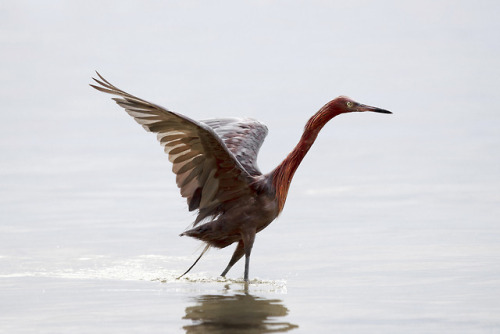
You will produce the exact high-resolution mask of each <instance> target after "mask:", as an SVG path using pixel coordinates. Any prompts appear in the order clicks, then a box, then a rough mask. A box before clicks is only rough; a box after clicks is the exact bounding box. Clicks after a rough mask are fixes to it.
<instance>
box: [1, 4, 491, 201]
mask: <svg viewBox="0 0 500 334" xmlns="http://www.w3.org/2000/svg"><path fill="white" fill-rule="evenodd" d="M499 9H500V5H499V3H498V2H496V1H473V2H472V1H414V2H406V1H405V2H402V1H252V2H250V1H147V2H145V1H102V0H99V1H87V0H86V1H48V2H40V1H17V0H16V1H4V2H3V4H2V5H1V7H0V42H1V45H2V52H1V53H0V64H2V65H1V66H0V73H1V75H0V78H1V79H0V80H1V81H0V86H1V87H0V88H1V89H0V99H1V101H2V110H1V113H2V119H3V121H2V122H1V123H0V139H1V144H0V150H1V154H2V156H3V159H2V161H1V162H0V167H1V169H0V172H1V174H2V175H1V177H2V179H4V181H3V182H5V180H10V181H9V182H12V186H13V187H14V184H15V185H16V186H15V187H17V188H16V189H18V188H19V186H18V185H19V184H20V183H21V184H22V183H23V182H27V183H26V185H25V187H26V188H25V189H26V190H29V189H30V187H32V186H34V185H36V182H37V181H36V180H40V179H41V176H40V177H35V175H38V174H37V173H42V174H43V173H44V172H45V171H48V170H52V171H54V170H58V168H61V169H64V170H73V171H75V173H76V172H77V171H78V170H81V169H84V170H85V169H92V168H97V169H99V168H104V167H103V166H105V165H106V162H102V163H101V164H99V163H98V162H96V161H99V156H98V153H97V152H101V151H102V153H101V155H102V156H105V157H109V156H112V155H114V154H117V155H119V154H129V157H130V159H132V157H136V156H139V157H140V158H143V159H145V160H148V159H150V158H151V156H147V157H145V156H142V155H144V154H146V153H145V152H148V153H147V154H151V155H154V154H157V153H158V151H159V147H157V146H155V145H153V144H149V143H150V142H151V143H152V142H154V138H152V137H148V135H147V134H144V133H142V132H141V131H142V129H140V127H137V125H136V124H135V123H133V122H131V121H130V120H129V119H126V118H127V116H126V115H124V113H122V112H121V110H119V109H118V108H117V107H116V106H115V105H114V104H112V103H111V101H109V100H108V97H105V96H103V95H102V94H99V93H97V92H95V91H93V90H92V89H90V88H89V86H88V83H89V82H90V76H92V75H93V71H94V70H99V71H100V72H101V73H102V74H103V75H104V76H105V77H106V78H107V79H109V80H110V81H111V82H113V83H115V84H116V85H117V86H118V87H120V88H122V89H125V90H127V91H129V92H131V93H133V94H136V95H139V96H141V97H143V98H146V99H149V100H151V101H154V102H156V103H158V104H161V105H164V106H166V107H168V108H170V109H172V110H174V111H177V112H180V113H184V114H186V115H189V116H190V117H192V118H194V119H206V118H212V117H218V116H250V117H254V118H257V119H259V120H261V121H263V122H264V123H266V124H267V125H268V126H269V129H270V133H269V136H268V138H267V140H266V142H265V143H264V145H263V148H262V151H261V159H259V164H260V166H261V169H262V170H263V171H269V170H271V169H272V168H273V167H274V166H275V165H276V164H277V163H278V162H279V161H280V160H281V159H282V158H283V157H284V156H285V155H286V154H287V153H288V152H289V151H290V150H291V148H292V147H293V146H294V145H295V143H296V142H297V140H298V138H299V136H300V132H301V129H302V127H303V125H304V123H305V122H306V120H307V118H308V117H309V116H310V115H312V114H313V113H314V112H315V111H316V110H317V109H318V108H319V107H321V106H322V105H323V104H324V103H326V102H327V101H328V100H330V99H332V98H334V97H336V96H338V95H348V96H350V97H352V98H354V99H356V100H359V101H360V102H363V103H366V104H372V105H376V106H380V107H382V108H386V109H389V110H392V111H393V112H394V115H392V116H386V115H344V116H343V117H341V118H339V119H338V120H335V125H333V124H332V125H329V126H328V127H326V128H325V129H324V130H323V132H322V134H321V135H320V137H319V140H318V142H317V143H316V144H315V147H314V148H313V150H312V151H311V154H310V155H309V156H308V157H307V159H306V160H305V162H304V167H302V168H301V169H300V170H299V174H298V175H302V178H301V179H299V181H298V182H301V181H300V180H302V182H305V181H304V180H307V182H309V178H311V180H312V179H314V177H315V176H316V175H319V176H320V177H324V175H326V174H327V173H331V172H336V173H339V174H340V175H344V174H345V178H344V177H342V178H340V180H337V181H339V182H342V180H358V179H359V178H361V179H359V180H360V181H359V182H364V183H366V182H376V180H379V181H377V182H380V183H386V184H387V183H393V184H417V185H421V186H422V185H423V186H424V187H425V186H432V185H435V184H445V185H448V186H450V184H451V185H459V184H462V185H464V184H465V185H468V186H469V187H473V188H474V189H476V188H479V189H476V191H477V193H475V195H474V194H473V195H471V196H473V200H472V202H475V201H477V203H479V202H480V201H481V198H483V197H484V196H485V193H484V191H486V193H487V196H488V197H489V198H491V196H493V198H495V200H498V199H499V197H498V196H499V195H498V194H497V191H496V190H495V189H497V188H498V186H499V185H500V176H499V171H498V166H499V164H500V158H499V152H500V139H499V135H498V129H499V127H500V116H499V115H500V113H499V112H498V108H499V106H500V96H499V95H500V94H499V91H500V38H499V31H500V22H499V20H498V15H499V12H500V11H499ZM146 143H147V144H146ZM119 148H122V150H123V151H119V152H116V151H115V153H114V150H118V149H119ZM129 150H131V152H129ZM153 152H154V153H153ZM325 157H331V158H328V159H329V160H328V161H325ZM161 163H164V161H162V162H161ZM96 165H97V167H96ZM334 165H335V166H336V169H334V168H332V166H334ZM61 166H62V167H61ZM315 166H316V167H315ZM317 166H321V167H317ZM165 168H166V169H169V167H167V166H166V167H165ZM301 170H303V172H302V171H301ZM19 173H21V174H22V175H24V177H23V176H22V175H21V174H19ZM23 173H24V174H23ZM300 173H302V174H300ZM318 173H319V174H318ZM27 175H31V176H32V177H33V178H34V179H35V180H31V179H30V178H29V177H28V178H26V177H25V176H27ZM27 179H28V180H29V181H26V180H27ZM23 180H24V181H23ZM311 182H312V181H311ZM345 182H349V181H345ZM9 184H10V183H9ZM471 184H472V185H473V186H471ZM316 185H318V183H316ZM172 186H173V185H172ZM446 189H448V188H446ZM481 189H483V190H484V189H486V190H484V191H480V190H481ZM447 191H448V190H447ZM6 192H7V193H6V194H4V196H12V192H11V191H7V190H6ZM397 195H398V194H395V196H397ZM19 196H21V195H19ZM495 196H496V197H495ZM21 197H22V196H21Z"/></svg>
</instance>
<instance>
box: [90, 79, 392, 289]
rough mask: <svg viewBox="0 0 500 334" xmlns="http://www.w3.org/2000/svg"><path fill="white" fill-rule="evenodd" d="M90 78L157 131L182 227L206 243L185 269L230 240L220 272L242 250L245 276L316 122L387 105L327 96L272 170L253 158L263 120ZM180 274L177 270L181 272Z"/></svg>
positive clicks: (315, 130) (314, 132)
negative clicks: (218, 113)
mask: <svg viewBox="0 0 500 334" xmlns="http://www.w3.org/2000/svg"><path fill="white" fill-rule="evenodd" d="M96 74H97V76H98V79H96V78H92V79H93V80H94V81H95V82H93V84H90V86H92V87H93V88H95V89H97V90H98V91H101V92H104V93H108V94H112V95H115V96H117V97H114V98H113V100H114V101H115V102H116V103H117V104H118V105H119V106H120V107H122V108H123V109H125V111H126V112H127V113H128V114H129V115H130V116H132V117H133V118H134V119H135V121H136V122H137V123H139V124H140V125H142V126H143V128H144V129H145V130H147V131H149V132H153V133H156V135H157V139H158V141H159V142H160V144H161V145H162V146H163V148H164V151H165V153H166V154H167V155H168V159H169V160H170V162H171V163H172V171H173V172H174V173H175V174H176V183H177V186H178V187H179V189H180V193H181V196H182V197H184V198H186V199H187V204H188V209H189V211H195V213H196V214H197V215H196V219H195V220H194V222H193V223H192V228H190V229H188V230H186V231H185V232H183V233H181V234H180V236H189V237H192V238H195V239H199V240H201V241H203V242H204V243H205V244H206V245H205V248H204V249H203V251H202V252H201V254H200V256H199V257H198V258H197V259H196V261H195V262H194V263H193V265H192V266H191V267H190V268H189V269H188V270H187V271H186V272H184V274H182V275H181V276H180V277H182V276H184V275H186V274H187V273H188V272H189V271H190V270H191V269H192V268H193V267H194V266H195V265H196V263H198V261H199V260H200V258H201V257H202V256H203V254H205V252H206V251H207V250H208V249H209V248H210V247H215V248H225V247H227V246H229V245H232V244H234V243H236V248H235V250H234V253H233V255H232V257H231V259H230V260H229V263H228V264H227V266H226V267H225V269H224V271H223V272H222V273H221V276H222V277H225V276H226V274H227V273H228V271H229V270H230V269H231V268H232V267H233V265H234V264H235V263H236V262H238V261H239V260H240V259H241V258H242V257H243V256H245V271H244V281H245V282H248V281H249V266H250V254H251V251H252V247H253V244H254V240H255V235H256V234H257V233H258V232H260V231H262V230H263V229H264V228H266V227H267V226H268V225H269V224H270V223H271V222H272V221H273V220H274V219H275V218H277V217H278V215H279V214H280V213H281V212H282V210H283V208H284V205H285V201H286V199H287V195H288V190H289V188H290V183H291V181H292V178H293V176H294V174H295V171H296V170H297V168H298V167H299V165H300V163H301V162H302V159H304V157H305V155H306V154H307V152H308V151H309V149H310V148H311V146H312V145H313V143H314V141H315V140H316V138H317V136H318V134H319V132H320V130H321V129H322V128H323V127H324V126H325V124H326V123H328V121H330V120H331V119H332V118H334V117H336V116H338V115H340V114H345V113H350V112H376V113H384V114H392V112H390V111H388V110H385V109H381V108H377V107H373V106H369V105H365V104H361V103H358V102H356V101H354V100H352V99H351V98H349V97H347V96H339V97H337V98H335V99H333V100H331V101H330V102H328V103H326V104H325V105H324V106H323V107H322V108H320V109H319V111H317V112H316V113H315V114H314V115H313V116H312V117H311V118H310V119H309V120H308V121H307V123H306V125H305V127H304V131H303V133H302V136H301V138H300V140H299V142H298V143H297V145H296V146H295V148H294V149H293V150H292V151H291V152H290V153H289V154H288V155H287V156H286V158H285V159H284V160H283V161H282V162H281V163H280V164H279V165H278V166H277V167H276V168H274V169H273V170H272V171H271V172H269V173H267V174H263V173H262V172H261V171H260V169H259V168H258V166H257V155H258V152H259V149H260V147H261V145H262V143H263V141H264V138H265V137H266V135H267V133H268V129H267V127H266V126H265V125H264V124H262V123H260V122H259V121H257V120H255V119H251V118H218V119H209V120H203V121H196V120H193V119H191V118H189V117H187V116H184V115H182V114H179V113H176V112H173V111H170V110H168V109H166V108H164V107H161V106H159V105H157V104H154V103H151V102H148V101H146V100H143V99H141V98H139V97H136V96H134V95H131V94H129V93H127V92H125V91H123V90H121V89H119V88H117V87H116V86H114V85H112V84H111V83H110V82H109V81H107V80H106V79H105V78H104V77H103V76H101V75H100V74H99V73H98V72H97V71H96ZM180 277H179V278H180Z"/></svg>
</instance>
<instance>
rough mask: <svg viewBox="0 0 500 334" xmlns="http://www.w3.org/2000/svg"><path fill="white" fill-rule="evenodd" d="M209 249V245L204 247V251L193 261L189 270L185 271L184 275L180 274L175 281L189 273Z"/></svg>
mask: <svg viewBox="0 0 500 334" xmlns="http://www.w3.org/2000/svg"><path fill="white" fill-rule="evenodd" d="M209 248H210V244H207V245H206V246H205V249H203V252H201V254H200V256H198V258H197V259H196V261H194V263H193V264H192V265H191V267H189V269H188V270H186V272H185V273H184V274H182V275H181V276H179V277H177V279H179V278H181V277H182V276H184V275H186V274H187V273H188V272H189V271H191V269H193V267H194V266H195V265H196V264H197V263H198V261H200V259H201V257H202V256H203V254H205V253H206V252H207V250H208V249H209Z"/></svg>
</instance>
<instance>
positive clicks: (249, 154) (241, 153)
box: [201, 118, 267, 176]
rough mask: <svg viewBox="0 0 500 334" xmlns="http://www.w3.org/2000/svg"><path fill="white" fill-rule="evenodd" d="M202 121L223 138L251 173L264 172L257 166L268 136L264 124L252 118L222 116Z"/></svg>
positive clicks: (259, 173)
mask: <svg viewBox="0 0 500 334" xmlns="http://www.w3.org/2000/svg"><path fill="white" fill-rule="evenodd" d="M201 122H202V123H205V124H206V125H208V126H209V127H211V128H212V129H213V130H214V131H215V133H217V134H218V135H219V137H220V138H222V140H223V141H224V144H225V145H226V146H227V148H228V149H229V151H231V153H233V155H234V156H235V157H236V159H237V160H238V161H239V162H240V163H241V165H242V166H243V167H244V168H245V169H246V171H247V172H248V173H249V174H250V175H253V176H257V175H261V174H262V173H261V172H260V170H259V167H258V166H257V155H258V153H259V149H260V147H261V146H262V143H263V142H264V139H265V138H266V136H267V127H266V126H265V125H264V124H262V123H260V122H259V121H257V120H254V119H251V118H220V119H209V120H204V121H201Z"/></svg>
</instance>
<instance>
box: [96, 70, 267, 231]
mask: <svg viewBox="0 0 500 334" xmlns="http://www.w3.org/2000/svg"><path fill="white" fill-rule="evenodd" d="M97 75H98V76H99V79H95V78H94V80H95V82H96V83H97V84H98V85H91V86H92V87H94V88H95V89H97V90H99V91H101V92H104V93H108V94H113V95H117V96H119V97H115V98H113V100H114V101H115V102H116V103H117V104H118V105H119V106H121V107H122V108H124V109H125V111H126V112H127V113H128V114H129V115H130V116H132V117H133V118H134V119H135V121H136V122H137V123H139V124H140V125H142V126H143V127H144V129H146V130H147V131H150V132H154V133H157V138H158V140H159V142H160V144H161V145H162V146H164V151H165V153H167V154H168V158H169V160H170V161H171V162H172V171H173V172H174V173H175V174H176V183H177V186H178V187H179V188H180V192H181V195H182V196H183V197H185V198H186V199H187V202H188V206H189V210H190V211H193V210H198V217H197V219H196V221H195V224H196V223H198V222H199V221H201V220H202V219H204V218H206V217H209V216H217V215H219V214H220V213H221V212H223V211H224V205H225V203H226V202H227V201H231V200H234V199H235V198H238V196H241V195H242V194H245V193H248V192H249V191H250V188H249V184H250V183H251V182H252V180H253V177H252V176H253V175H255V171H256V170H257V169H256V165H255V158H256V155H257V152H258V149H259V147H260V145H261V144H262V140H263V138H264V137H265V134H264V135H263V136H262V133H263V132H262V127H260V128H258V129H257V130H255V129H254V132H253V134H250V133H251V131H250V132H249V131H246V132H241V131H239V132H237V135H236V136H237V137H239V139H249V138H250V139H252V138H253V139H252V143H250V146H251V148H252V149H253V151H252V152H251V154H250V156H245V155H242V153H241V152H240V151H238V150H236V149H235V147H234V145H232V144H231V143H232V142H231V141H230V139H231V138H234V137H235V134H234V133H230V132H228V131H227V129H228V126H229V123H228V122H220V123H218V125H219V126H214V125H216V124H215V123H214V122H213V121H208V122H207V121H206V122H197V121H194V120H192V119H190V118H188V117H186V116H183V115H180V114H177V113H174V112H172V111H169V110H167V109H165V108H163V107H161V106H158V105H156V104H153V103H150V102H148V101H146V100H143V99H141V98H138V97H136V96H133V95H130V94H128V93H126V92H125V91H123V90H121V89H119V88H117V87H115V86H113V85H112V84H111V83H109V82H108V81H107V80H106V79H104V78H103V77H102V76H101V75H100V74H99V73H97ZM259 124H260V123H259ZM222 125H225V128H224V129H223V127H222ZM264 128H265V127H264ZM242 129H243V128H242ZM220 130H224V131H226V132H223V131H222V132H221V131H220ZM218 131H219V132H218ZM265 133H267V129H266V131H265ZM255 134H257V135H255ZM228 143H230V144H231V145H232V146H227V145H228Z"/></svg>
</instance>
